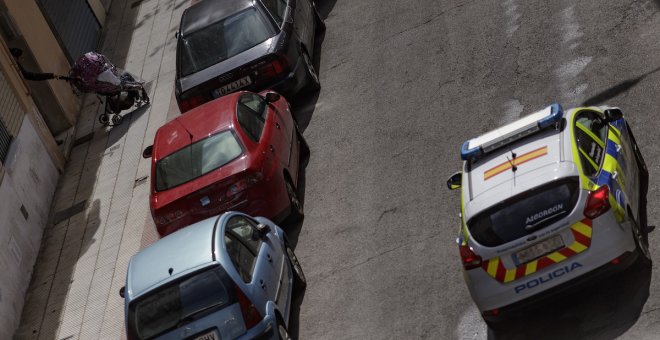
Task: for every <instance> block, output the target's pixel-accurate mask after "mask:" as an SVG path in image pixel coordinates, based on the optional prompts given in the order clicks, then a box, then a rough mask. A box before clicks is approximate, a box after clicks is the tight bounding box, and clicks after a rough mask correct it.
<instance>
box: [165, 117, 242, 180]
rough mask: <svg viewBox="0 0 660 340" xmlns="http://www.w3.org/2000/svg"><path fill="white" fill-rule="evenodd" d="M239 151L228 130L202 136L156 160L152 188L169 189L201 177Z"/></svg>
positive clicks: (234, 156) (239, 153)
mask: <svg viewBox="0 0 660 340" xmlns="http://www.w3.org/2000/svg"><path fill="white" fill-rule="evenodd" d="M242 153H243V149H242V148H241V145H240V144H239V143H238V141H237V140H236V136H234V134H233V133H232V131H231V130H225V131H222V132H220V133H217V134H215V135H211V136H210V137H207V138H204V139H202V140H200V141H197V142H195V143H193V144H190V145H188V146H187V147H184V148H182V149H179V150H177V151H175V152H174V153H172V154H170V155H168V156H167V157H164V158H163V159H161V160H159V161H158V162H157V163H156V174H155V181H156V191H162V190H167V189H171V188H173V187H175V186H178V185H181V184H183V183H186V182H188V181H191V180H193V179H195V178H198V177H200V176H203V175H205V174H207V173H209V172H211V171H213V170H215V169H217V168H219V167H221V166H223V165H225V164H227V163H229V162H231V161H232V160H234V159H235V158H236V157H238V156H240V155H241V154H242Z"/></svg>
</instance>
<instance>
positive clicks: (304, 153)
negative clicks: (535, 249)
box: [296, 127, 311, 166]
mask: <svg viewBox="0 0 660 340" xmlns="http://www.w3.org/2000/svg"><path fill="white" fill-rule="evenodd" d="M296 135H297V136H298V141H299V142H300V164H301V165H302V166H306V165H307V163H308V162H309V156H310V154H311V152H310V150H309V144H307V140H305V137H303V135H302V133H300V130H299V129H298V127H296Z"/></svg>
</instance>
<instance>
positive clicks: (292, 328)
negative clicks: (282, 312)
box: [288, 268, 305, 339]
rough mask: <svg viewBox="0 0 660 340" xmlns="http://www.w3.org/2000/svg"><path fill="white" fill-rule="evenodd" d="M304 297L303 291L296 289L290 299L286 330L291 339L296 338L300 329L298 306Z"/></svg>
mask: <svg viewBox="0 0 660 340" xmlns="http://www.w3.org/2000/svg"><path fill="white" fill-rule="evenodd" d="M303 270H304V268H303ZM294 289H295V288H294ZM304 299H305V292H304V291H298V292H296V293H295V294H294V296H293V299H292V300H291V312H289V329H288V331H289V334H290V335H291V338H292V339H298V333H299V331H300V306H301V305H302V302H303V300H304Z"/></svg>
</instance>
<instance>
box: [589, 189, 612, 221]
mask: <svg viewBox="0 0 660 340" xmlns="http://www.w3.org/2000/svg"><path fill="white" fill-rule="evenodd" d="M608 210H610V188H609V187H608V186H607V185H603V186H602V187H600V188H598V189H596V190H594V191H592V192H590V193H589V196H588V197H587V204H586V205H585V206H584V216H585V217H587V218H590V219H592V220H593V219H594V218H596V217H598V216H600V215H602V214H604V213H606V212H607V211H608Z"/></svg>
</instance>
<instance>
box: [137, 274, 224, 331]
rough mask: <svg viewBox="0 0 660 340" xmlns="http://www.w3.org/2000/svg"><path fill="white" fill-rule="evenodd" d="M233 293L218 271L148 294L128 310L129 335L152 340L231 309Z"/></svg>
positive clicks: (190, 278) (189, 278) (193, 277)
mask: <svg viewBox="0 0 660 340" xmlns="http://www.w3.org/2000/svg"><path fill="white" fill-rule="evenodd" d="M230 289H231V279H229V278H228V277H227V274H226V273H225V272H224V270H223V269H222V268H220V267H217V268H215V269H213V270H208V271H205V272H202V273H200V274H196V275H194V276H192V277H188V278H186V279H184V280H182V281H180V282H177V283H175V284H172V285H169V286H167V287H165V288H163V289H159V290H156V291H154V292H152V293H149V294H148V295H147V296H146V297H144V298H140V299H139V300H138V301H137V302H136V303H134V304H131V306H130V307H129V308H130V311H129V327H130V328H131V329H130V333H132V334H133V335H135V336H136V337H137V338H138V339H150V338H153V337H156V336H158V335H161V334H164V333H166V332H168V331H170V330H173V329H176V328H178V327H181V326H183V325H185V324H186V323H189V322H192V321H194V320H195V319H198V318H200V317H203V316H205V315H207V314H209V313H211V312H213V311H215V310H218V309H221V308H222V307H224V306H228V305H231V304H232V303H233V302H234V300H235V297H234V295H233V293H231V290H230Z"/></svg>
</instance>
